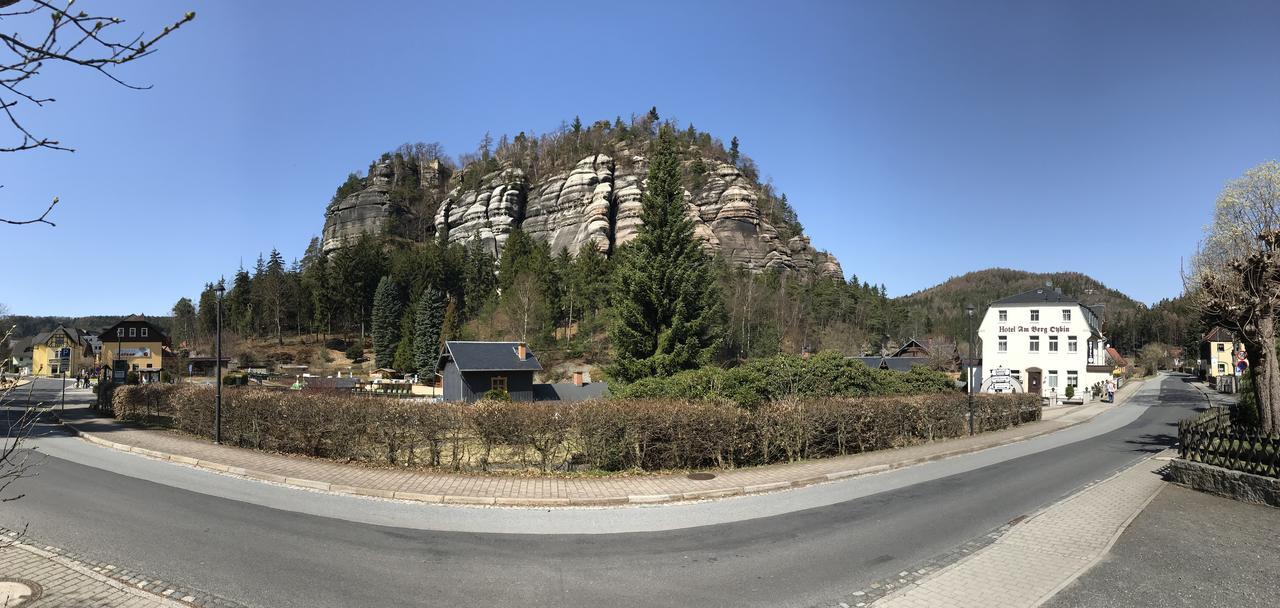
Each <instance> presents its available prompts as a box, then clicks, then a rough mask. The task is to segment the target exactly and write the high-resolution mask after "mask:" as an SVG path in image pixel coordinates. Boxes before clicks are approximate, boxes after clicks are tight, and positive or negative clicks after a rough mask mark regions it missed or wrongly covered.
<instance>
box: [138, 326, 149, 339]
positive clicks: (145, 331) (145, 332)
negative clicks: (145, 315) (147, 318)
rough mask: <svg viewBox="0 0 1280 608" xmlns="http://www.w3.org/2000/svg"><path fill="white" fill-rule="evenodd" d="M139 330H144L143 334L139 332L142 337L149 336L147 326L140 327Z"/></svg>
mask: <svg viewBox="0 0 1280 608" xmlns="http://www.w3.org/2000/svg"><path fill="white" fill-rule="evenodd" d="M138 331H140V332H142V333H141V334H139V335H141V336H142V337H144V338H145V337H147V328H145V327H144V328H142V329H140V330H138Z"/></svg>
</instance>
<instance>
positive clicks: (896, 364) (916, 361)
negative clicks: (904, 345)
mask: <svg viewBox="0 0 1280 608" xmlns="http://www.w3.org/2000/svg"><path fill="white" fill-rule="evenodd" d="M884 364H885V366H887V367H888V368H889V369H891V370H893V371H896V372H909V371H911V367H912V366H913V365H923V366H926V367H927V366H928V365H929V358H928V357H885V358H884Z"/></svg>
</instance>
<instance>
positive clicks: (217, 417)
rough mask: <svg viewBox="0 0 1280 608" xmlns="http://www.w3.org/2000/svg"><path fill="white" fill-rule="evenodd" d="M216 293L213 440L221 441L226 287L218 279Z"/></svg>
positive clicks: (218, 442)
mask: <svg viewBox="0 0 1280 608" xmlns="http://www.w3.org/2000/svg"><path fill="white" fill-rule="evenodd" d="M214 291H215V292H216V293H217V294H218V333H217V339H216V342H217V345H218V346H217V353H215V355H214V366H215V367H216V368H217V370H218V372H217V388H215V389H214V390H215V394H216V395H217V396H216V397H214V403H213V442H214V443H217V444H221V443H222V294H223V293H226V291H227V288H226V287H224V286H223V284H222V281H218V287H217V289H215V290H214Z"/></svg>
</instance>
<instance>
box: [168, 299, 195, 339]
mask: <svg viewBox="0 0 1280 608" xmlns="http://www.w3.org/2000/svg"><path fill="white" fill-rule="evenodd" d="M195 337H196V307H195V305H194V304H192V303H191V299H190V298H182V299H180V300H178V303H177V304H174V305H173V342H174V344H175V345H178V344H182V343H187V344H189V345H190V344H191V342H193V341H194V340H195Z"/></svg>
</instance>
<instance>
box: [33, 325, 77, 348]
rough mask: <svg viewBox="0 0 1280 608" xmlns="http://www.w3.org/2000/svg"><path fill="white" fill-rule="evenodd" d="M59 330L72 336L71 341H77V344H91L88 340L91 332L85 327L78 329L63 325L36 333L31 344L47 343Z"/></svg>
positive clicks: (69, 336)
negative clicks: (86, 330) (85, 329)
mask: <svg viewBox="0 0 1280 608" xmlns="http://www.w3.org/2000/svg"><path fill="white" fill-rule="evenodd" d="M59 332H61V333H64V334H66V336H67V337H68V338H70V339H71V341H72V342H73V343H75V344H76V345H77V346H88V345H89V342H88V338H89V334H88V333H87V332H85V331H84V330H83V329H77V328H75V327H63V326H61V325H59V326H57V327H55V328H53V329H51V330H49V331H46V332H41V333H39V334H36V335H35V337H33V338H31V346H32V347H34V346H36V345H37V344H45V343H47V342H48V341H49V338H52V337H53V335H54V334H56V333H59Z"/></svg>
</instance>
